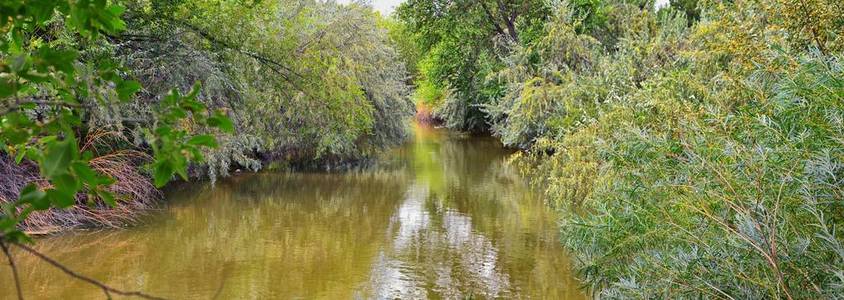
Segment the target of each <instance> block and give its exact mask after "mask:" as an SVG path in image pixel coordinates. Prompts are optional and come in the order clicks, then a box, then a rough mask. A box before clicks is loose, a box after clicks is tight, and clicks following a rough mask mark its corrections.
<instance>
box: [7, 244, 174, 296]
mask: <svg viewBox="0 0 844 300" xmlns="http://www.w3.org/2000/svg"><path fill="white" fill-rule="evenodd" d="M13 245H15V246H17V247H18V248H21V249H23V250H24V251H26V252H29V253H30V254H32V255H34V256H35V257H37V258H39V259H41V260H43V261H45V262H47V263H49V264H51V265H53V266H54V267H56V268H58V269H59V270H61V271H62V272H64V273H65V274H67V275H70V276H71V277H73V278H76V279H79V280H82V281H85V282H87V283H90V284H92V285H95V286H97V287H99V288H100V289H102V290H103V292H104V293H105V294H106V296H107V297H109V298H111V294H117V295H121V296H127V297H138V298H144V299H152V300H163V299H165V298H161V297H156V296H153V295H149V294H145V293H143V292H138V291H123V290H118V289H116V288H113V287H110V286H108V285H106V284H105V283H102V282H100V281H98V280H96V279H93V278H90V277H87V276H84V275H81V274H79V273H76V272H74V271H73V270H70V269H68V268H67V267H65V266H64V265H62V264H61V263H59V262H57V261H55V260H53V259H52V258H50V257H47V256H46V255H44V254H42V253H41V252H38V251H37V250H35V249H32V248H30V247H29V246H26V245H23V244H19V243H14V244H13ZM4 251H5V246H4ZM7 255H8V254H7Z"/></svg>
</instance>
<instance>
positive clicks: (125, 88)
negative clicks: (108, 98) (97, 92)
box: [117, 80, 141, 101]
mask: <svg viewBox="0 0 844 300" xmlns="http://www.w3.org/2000/svg"><path fill="white" fill-rule="evenodd" d="M140 90H141V84H140V83H139V82H137V81H134V80H123V81H120V82H119V83H118V84H117V97H118V98H120V100H122V101H127V100H129V99H132V96H134V95H135V93H137V92H138V91H140Z"/></svg>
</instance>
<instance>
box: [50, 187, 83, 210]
mask: <svg viewBox="0 0 844 300" xmlns="http://www.w3.org/2000/svg"><path fill="white" fill-rule="evenodd" d="M75 197H76V195H75V194H74V195H71V194H67V193H63V192H61V191H59V190H49V191H47V198H49V199H50V202H52V203H53V205H55V206H56V207H58V208H68V207H70V206H72V205H73V204H75V203H76V198H75Z"/></svg>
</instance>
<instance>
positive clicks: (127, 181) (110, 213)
mask: <svg viewBox="0 0 844 300" xmlns="http://www.w3.org/2000/svg"><path fill="white" fill-rule="evenodd" d="M125 142H126V140H125V137H124V136H123V135H122V134H120V133H119V132H115V131H103V130H98V131H94V132H91V133H89V134H88V135H87V137H86V138H85V139H84V140H81V141H80V151H91V152H92V153H93V154H94V158H93V159H91V161H90V162H89V163H90V166H91V168H93V169H94V170H96V171H98V172H100V173H102V174H106V175H108V176H110V177H111V178H113V179H114V180H115V181H116V182H115V183H114V184H113V185H112V186H110V187H109V188H108V189H109V190H110V191H111V192H112V193H114V195H115V197H116V199H117V200H118V201H117V205H115V206H114V207H110V206H108V205H107V204H106V203H104V202H102V201H100V200H99V199H93V200H92V201H89V199H88V195H85V194H81V193H80V194H79V195H77V197H76V201H77V204H76V205H75V206H73V207H71V208H69V209H50V210H47V211H40V212H35V213H33V214H31V215H30V216H29V217H28V218H27V219H26V220H24V221H23V222H22V223H21V225H20V226H21V229H22V230H24V231H27V232H29V233H33V234H47V233H53V232H57V231H62V230H68V229H75V228H85V227H123V226H127V225H130V224H132V223H134V222H135V221H137V219H138V217H140V216H141V215H142V214H143V213H144V212H145V211H147V210H149V209H151V208H153V207H154V206H155V203H156V201H157V200H158V199H159V198H160V192H159V191H158V190H157V189H156V188H155V186H154V185H153V184H152V182H151V181H150V179H149V178H148V177H147V176H146V175H144V174H143V173H142V172H141V166H142V165H143V164H144V162H146V161H148V160H149V156H148V155H147V154H146V153H143V152H140V151H135V150H125V149H118V148H117V147H118V146H117V145H120V144H121V143H125ZM0 174H2V175H3V176H2V178H0V203H7V202H11V201H14V200H15V199H17V197H18V195H19V193H20V190H21V189H23V187H24V186H26V185H27V184H29V183H31V182H34V183H36V184H37V185H39V186H40V187H41V188H49V182H47V181H46V180H45V179H44V178H42V177H40V176H39V172H38V166H36V165H35V164H34V163H32V162H29V161H23V162H21V164H16V163H15V162H14V158H12V157H10V156H9V155H8V154H6V153H0Z"/></svg>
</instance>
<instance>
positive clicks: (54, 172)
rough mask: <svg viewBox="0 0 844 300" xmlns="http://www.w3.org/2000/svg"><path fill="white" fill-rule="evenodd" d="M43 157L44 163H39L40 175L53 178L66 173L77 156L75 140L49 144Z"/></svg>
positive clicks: (68, 139)
mask: <svg viewBox="0 0 844 300" xmlns="http://www.w3.org/2000/svg"><path fill="white" fill-rule="evenodd" d="M44 155H45V157H44V161H43V162H42V163H41V170H42V171H41V173H42V174H44V175H45V176H47V177H55V176H58V175H62V174H65V173H67V171H68V168H69V167H70V162H71V161H73V160H74V159H75V158H76V156H78V155H79V152H78V151H77V150H76V140H75V138H73V137H67V138H65V139H64V140H63V141H52V142H50V143H49V144H47V151H46V152H45V153H44Z"/></svg>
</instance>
